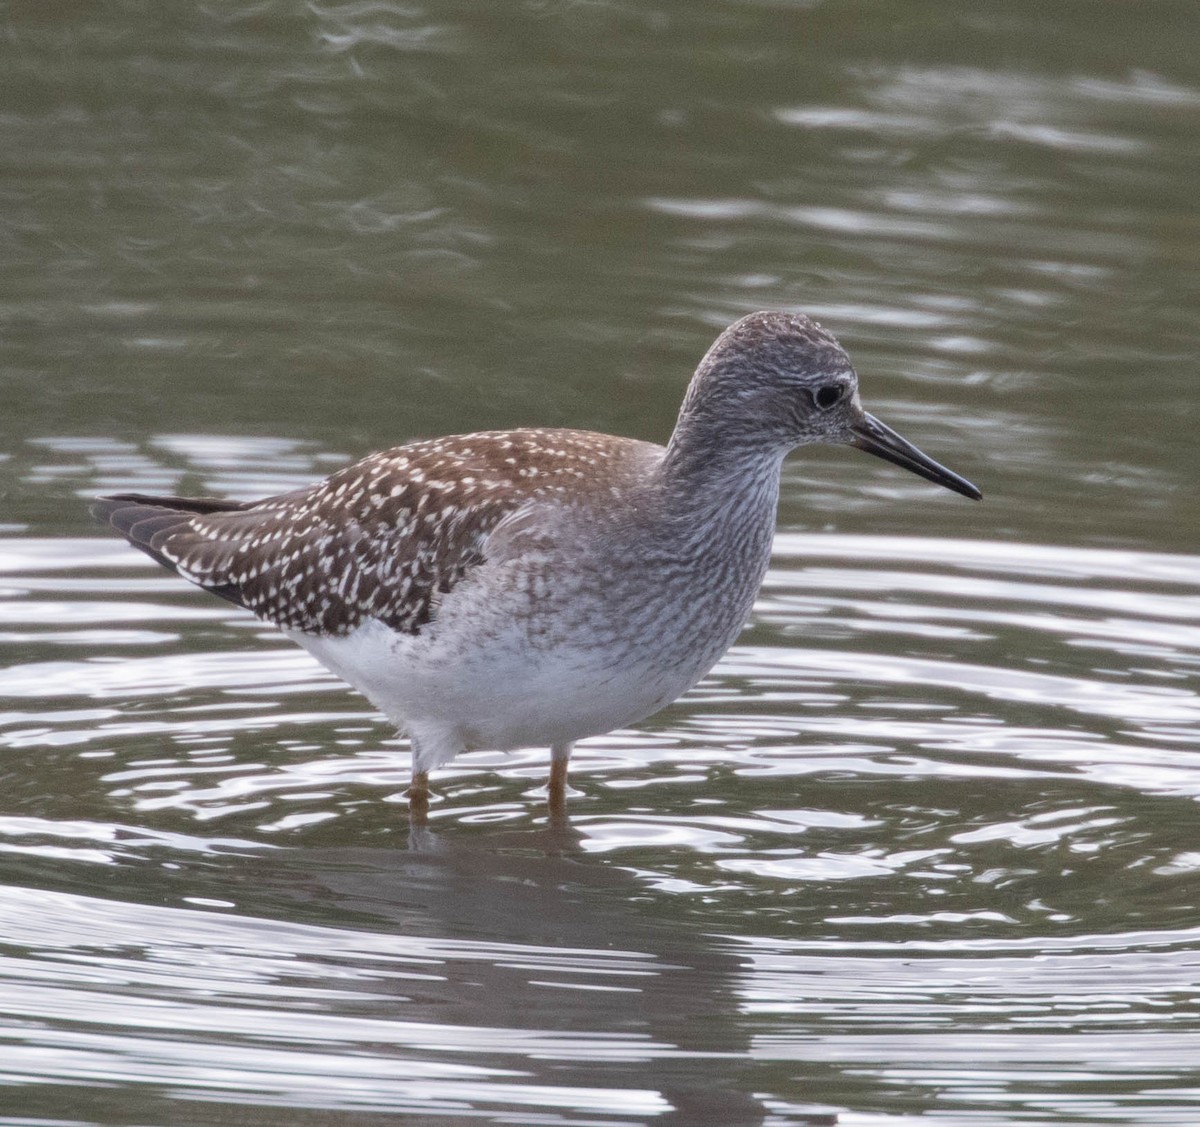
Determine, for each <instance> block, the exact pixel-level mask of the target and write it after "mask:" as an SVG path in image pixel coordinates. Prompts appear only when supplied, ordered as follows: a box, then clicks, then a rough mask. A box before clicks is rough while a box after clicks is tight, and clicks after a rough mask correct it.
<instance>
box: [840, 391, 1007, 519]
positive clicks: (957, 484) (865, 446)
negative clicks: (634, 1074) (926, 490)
mask: <svg viewBox="0 0 1200 1127" xmlns="http://www.w3.org/2000/svg"><path fill="white" fill-rule="evenodd" d="M851 433H852V434H853V435H854V437H853V438H852V439H851V440H850V445H851V446H857V447H858V448H859V449H860V450H865V451H866V452H867V453H868V454H874V455H875V457H877V458H882V459H883V460H884V461H885V462H891V463H892V465H895V466H902V467H903V468H904V469H906V470H912V472H913V473H915V474H919V475H920V476H921V477H923V478H925V479H926V480H927V481H932V482H933V483H934V484H935V485H944V486H945V487H946V488H947V489H953V490H954V492H955V493H961V494H962V495H963V496H964V497H970V498H971V500H973V501H979V500H982V499H983V494H982V493H980V492H979V490H978V489H976V488H975V486H973V485H972V484H971V483H970V482H969V481H968V480H967V479H966V478H965V477H959V476H958V474H956V473H952V472H951V471H950V470H948V469H946V467H945V466H943V465H939V464H938V463H937V462H935V461H934V460H933V459H932V458H930V457H929V456H928V455H926V454H922V453H921V451H920V450H918V449H917V448H916V447H915V446H914V445H913V444H912V443H911V442H909V441H908V440H907V439H904V438H901V437H900V436H899V435H898V434H897V433H896V432H895V431H894V430H892V428H891V427H888V426H884V425H883V423H881V422H880V421H879V420H878V419H877V418H875V416H874V415H868V414H867V413H866V412H865V411H864V412H863V416H862V418H861V419H860V420H859V421H858V422H857V423H855V424H854V426H853V427H851Z"/></svg>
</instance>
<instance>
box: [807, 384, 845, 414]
mask: <svg viewBox="0 0 1200 1127" xmlns="http://www.w3.org/2000/svg"><path fill="white" fill-rule="evenodd" d="M842 390H843V389H842V385H841V384H838V383H827V384H826V385H825V386H824V387H819V388H817V390H816V391H814V392H813V402H814V403H815V404H816V405H817V406H818V407H820V408H821V410H822V411H828V410H829V408H830V407H832V406H833V405H834V404H835V403H836V402H837V401H838V400H839V399H841V397H842Z"/></svg>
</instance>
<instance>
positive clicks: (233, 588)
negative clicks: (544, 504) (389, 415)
mask: <svg viewBox="0 0 1200 1127" xmlns="http://www.w3.org/2000/svg"><path fill="white" fill-rule="evenodd" d="M638 447H644V448H646V449H653V448H652V447H650V445H649V444H647V443H638V442H636V441H635V440H633V439H621V438H613V437H611V436H607V435H600V434H593V433H591V432H588V431H577V430H562V429H529V430H515V431H488V432H483V433H480V434H467V435H453V436H450V437H447V438H436V439H430V440H427V441H421V442H412V443H409V444H408V445H406V446H399V447H396V448H395V449H393V450H387V451H383V452H382V453H378V454H371V455H369V456H368V457H366V458H363V459H362V460H361V461H359V462H356V463H354V464H353V465H351V466H347V467H345V468H344V469H342V470H339V471H338V472H337V473H335V474H333V475H332V476H331V477H329V478H326V479H325V480H324V481H322V482H319V483H318V484H316V485H314V486H312V487H310V488H308V489H301V490H297V491H295V492H292V493H285V494H281V495H279V496H276V497H268V498H267V499H265V500H263V501H258V502H254V503H245V502H222V501H213V500H209V499H193V498H170V497H146V496H142V495H140V494H133V493H125V494H116V495H114V496H112V497H105V498H101V499H100V500H98V501H97V502H96V503H95V506H94V508H95V511H96V514H97V516H99V517H101V519H105V520H107V521H108V522H109V523H110V524H112V525H113V527H115V528H117V529H118V530H119V531H121V532H122V533H124V534H125V535H126V536H127V537H128V538H129V540H130V542H131V543H133V544H134V545H135V546H137V547H139V548H141V549H142V550H143V551H145V552H146V553H147V554H149V555H151V556H152V557H153V558H154V559H156V560H158V562H159V563H162V564H164V565H165V566H167V567H169V568H171V569H172V570H173V571H175V572H177V573H178V574H180V575H182V576H183V577H184V578H185V579H189V580H191V581H192V582H193V583H196V584H198V585H199V586H201V587H204V588H205V589H207V590H209V591H211V592H213V593H214V594H216V595H220V596H221V597H222V598H225V599H228V600H229V601H230V602H233V603H237V604H238V605H239V606H243V607H246V608H247V609H249V610H252V611H253V612H254V613H255V614H256V615H258V616H259V617H260V618H263V619H266V620H267V621H268V622H273V623H274V624H275V625H277V626H280V627H283V628H285V629H291V630H302V631H305V632H308V633H315V634H329V635H341V634H347V633H349V632H350V631H352V630H354V629H355V628H356V627H357V626H359V625H360V624H361V623H362V622H363V621H364V620H365V619H368V618H373V619H378V620H379V621H380V622H382V623H384V624H385V625H386V626H388V627H390V628H391V629H393V630H396V631H399V632H402V633H408V634H415V633H418V632H419V631H420V629H421V628H422V627H423V626H424V625H425V624H426V623H428V622H429V620H430V618H431V617H432V615H433V613H434V610H435V608H436V605H437V602H438V600H439V599H440V598H441V597H442V596H443V595H445V594H447V593H449V591H450V590H451V589H452V588H453V587H454V585H455V584H456V583H457V582H458V581H459V580H460V579H461V578H462V577H463V576H464V575H465V574H467V573H468V572H469V571H470V570H471V568H473V567H475V566H477V565H478V564H480V563H481V562H482V561H483V559H484V553H485V548H484V545H485V543H486V540H487V537H488V535H489V534H490V533H491V532H492V530H493V529H494V528H495V527H496V526H497V525H498V524H499V523H500V522H501V521H502V520H503V519H504V518H505V517H507V516H509V515H510V514H512V513H514V512H516V511H517V510H518V509H520V508H521V507H522V506H523V505H525V504H526V503H527V502H529V501H534V500H537V501H555V500H562V501H563V502H564V503H570V504H578V503H579V500H580V499H581V497H583V496H594V497H595V498H596V499H597V504H599V505H602V506H603V505H607V504H611V503H613V501H614V500H615V499H617V498H618V497H619V496H620V493H621V490H622V487H623V485H624V484H627V483H624V482H622V480H621V475H620V470H619V468H617V469H616V472H614V466H617V467H619V465H620V459H619V455H620V454H621V453H622V452H624V451H625V450H626V449H634V448H638ZM614 459H615V460H614Z"/></svg>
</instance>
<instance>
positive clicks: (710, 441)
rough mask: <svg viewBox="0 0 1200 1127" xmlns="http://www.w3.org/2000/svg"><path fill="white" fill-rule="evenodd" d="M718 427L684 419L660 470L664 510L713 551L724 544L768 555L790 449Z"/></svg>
mask: <svg viewBox="0 0 1200 1127" xmlns="http://www.w3.org/2000/svg"><path fill="white" fill-rule="evenodd" d="M719 424H720V420H710V419H707V418H704V417H696V416H687V415H686V414H685V415H681V417H680V420H679V423H678V425H677V426H676V428H675V433H674V434H673V435H672V436H671V441H670V443H669V444H668V446H667V451H666V454H665V455H664V456H663V460H662V464H661V465H660V467H659V485H660V488H661V490H662V497H663V501H664V505H665V508H666V509H667V511H668V512H669V513H670V514H671V515H672V516H673V517H676V518H678V520H679V522H680V524H681V526H682V527H684V528H688V529H690V530H692V533H693V535H695V536H696V537H698V538H699V539H700V540H703V541H707V543H708V545H709V547H715V546H716V542H718V541H725V542H726V544H727V545H728V546H729V547H731V548H732V549H733V550H734V552H735V554H740V553H741V551H746V550H748V551H750V552H753V553H764V552H769V551H770V541H771V536H772V534H773V532H774V528H775V510H776V506H777V503H778V500H779V475H780V471H781V469H782V466H783V459H784V456H785V455H786V453H787V451H786V450H781V449H779V448H778V447H773V446H770V445H767V444H765V443H755V442H753V441H743V440H742V436H741V435H738V434H734V433H729V432H724V433H723V432H722V429H721V427H720V425H719ZM701 546H703V545H701Z"/></svg>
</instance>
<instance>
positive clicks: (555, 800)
mask: <svg viewBox="0 0 1200 1127" xmlns="http://www.w3.org/2000/svg"><path fill="white" fill-rule="evenodd" d="M573 746H574V745H573V744H557V745H555V746H554V747H552V748H551V749H550V785H549V793H548V795H547V799H546V804H547V805H548V806H549V807H550V813H551V814H563V813H565V812H566V808H567V767H568V765H569V764H570V762H571V748H572V747H573Z"/></svg>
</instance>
